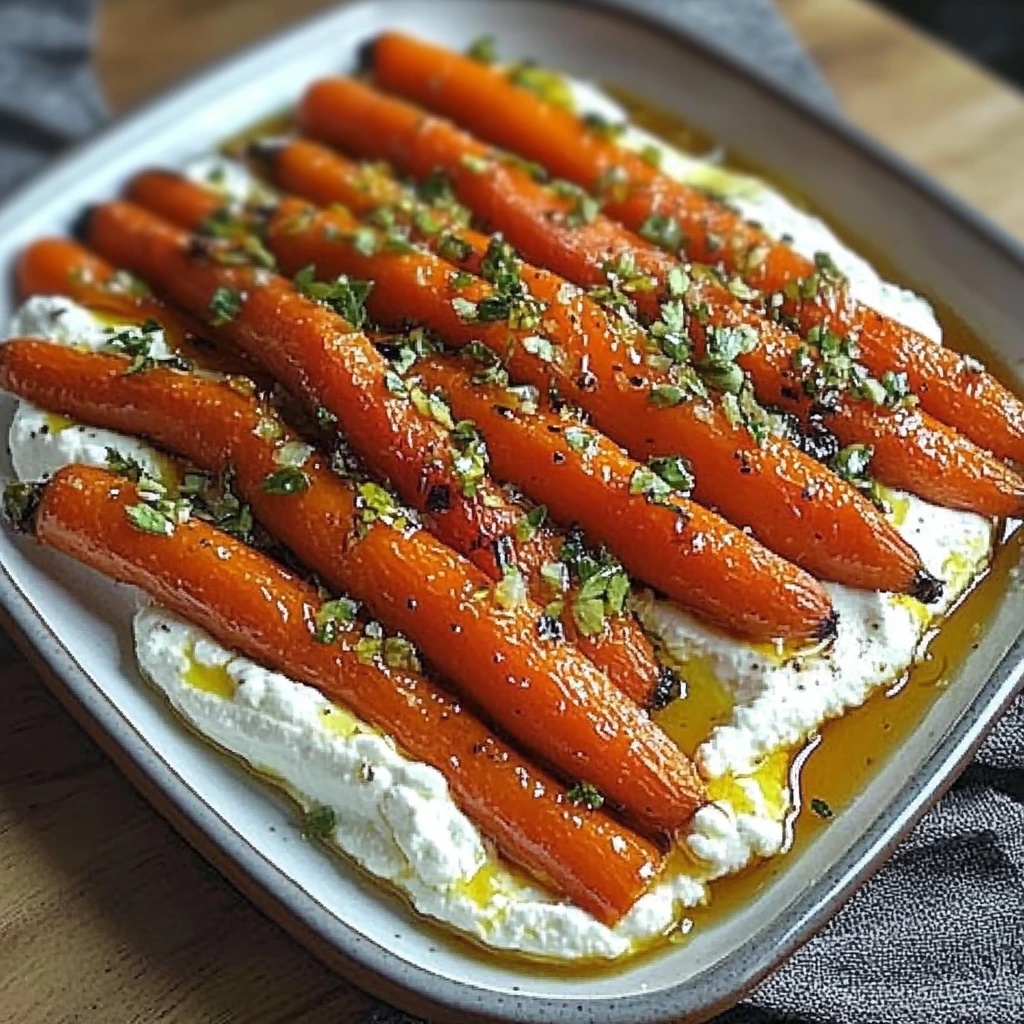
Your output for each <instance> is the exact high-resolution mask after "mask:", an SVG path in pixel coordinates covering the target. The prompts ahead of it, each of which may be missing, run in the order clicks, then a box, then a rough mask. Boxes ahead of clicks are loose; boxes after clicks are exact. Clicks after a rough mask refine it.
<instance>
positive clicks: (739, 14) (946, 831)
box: [0, 0, 1024, 1024]
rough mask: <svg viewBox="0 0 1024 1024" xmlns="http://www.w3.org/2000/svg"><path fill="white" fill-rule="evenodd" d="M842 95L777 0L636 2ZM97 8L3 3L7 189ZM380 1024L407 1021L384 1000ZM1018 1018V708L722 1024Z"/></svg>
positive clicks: (995, 1022) (91, 91) (70, 109)
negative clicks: (835, 911)
mask: <svg viewBox="0 0 1024 1024" xmlns="http://www.w3.org/2000/svg"><path fill="white" fill-rule="evenodd" d="M623 6H626V7H632V8H634V9H638V10H646V11H649V12H652V13H656V14H659V15H661V16H662V17H666V16H668V17H671V18H673V19H675V20H676V21H677V22H678V23H679V24H682V25H685V26H686V27H687V28H688V29H689V30H690V31H692V32H695V33H696V34H698V35H704V36H706V37H707V38H712V39H716V40H721V41H724V42H725V43H726V44H727V45H728V47H729V49H730V50H732V51H733V53H734V54H735V55H736V56H738V57H740V58H741V59H747V60H756V62H757V64H758V66H759V67H761V68H762V69H764V70H766V71H768V72H769V73H770V74H772V75H775V76H776V77H778V78H779V79H780V80H781V81H783V82H785V83H787V84H789V85H790V86H791V87H794V88H796V89H798V90H800V91H801V92H802V93H803V94H804V95H806V96H808V97H810V98H811V99H813V100H814V101H815V102H819V103H822V104H824V105H834V104H835V100H834V97H833V96H832V93H831V91H830V90H829V88H828V86H827V85H826V84H825V82H824V80H823V79H822V77H821V75H820V74H819V72H818V70H817V68H816V67H815V66H814V64H813V63H812V62H811V61H810V59H809V58H808V57H807V55H806V53H805V52H804V51H803V50H802V48H801V47H800V44H799V43H798V42H797V40H796V39H795V38H794V36H793V35H792V33H791V32H790V30H789V27H788V26H787V25H786V23H785V22H784V21H782V20H781V19H780V18H779V16H778V13H777V12H776V10H775V9H774V7H773V5H772V3H771V0H628V2H624V3H623ZM92 8H93V3H92V2H91V0H0V193H2V192H4V191H6V190H7V189H8V188H9V187H10V186H11V185H12V184H13V183H14V182H15V181H16V180H18V179H19V178H21V177H23V176H24V175H25V174H27V173H28V172H30V171H31V170H32V169H34V168H35V167H36V166H38V165H39V164H41V163H42V162H43V161H44V160H46V159H47V158H48V157H50V156H52V155H53V154H54V153H56V152H58V151H59V150H60V149H61V148H63V147H64V146H65V145H67V144H68V143H69V142H71V141H72V140H74V139H77V138H80V137H82V136H84V135H87V134H88V133H89V132H91V131H93V130H94V129H95V128H96V127H98V126H99V124H100V123H101V122H102V121H103V119H104V118H105V109H104V105H103V101H102V99H101V98H100V95H99V92H98V89H97V87H96V84H95V82H94V80H93V77H92V74H91V70H90V67H89V57H90V43H91V25H90V20H91V15H92ZM372 1019H373V1021H374V1022H375V1024H412V1018H409V1017H407V1016H406V1015H405V1014H402V1013H400V1012H399V1011H397V1010H392V1009H390V1008H387V1007H385V1006H383V1005H382V1006H381V1007H380V1009H379V1010H378V1011H376V1012H374V1014H373V1015H372ZM783 1022H788V1024H1024V699H1022V700H1018V701H1017V703H1016V704H1015V705H1014V707H1013V709H1012V710H1011V711H1010V712H1009V714H1007V715H1006V717H1005V718H1003V720H1002V721H1001V722H1000V723H999V724H998V726H997V727H996V729H995V730H994V732H993V733H992V735H991V736H990V737H989V738H988V740H987V742H986V743H985V745H984V747H983V748H982V750H981V752H980V754H979V756H978V758H977V760H976V761H975V762H974V764H972V765H971V766H970V768H968V770H967V771H966V772H965V773H964V775H963V776H962V777H961V779H960V780H959V781H958V782H957V783H956V785H955V786H954V787H953V789H952V790H951V792H950V793H949V794H948V795H947V796H946V798H945V799H944V800H942V801H941V803H940V804H939V805H938V806H937V807H936V808H935V809H934V810H933V811H932V812H931V813H930V814H929V815H927V817H926V818H925V819H924V820H923V821H922V822H921V824H920V825H919V826H918V828H917V829H915V831H914V832H913V834H912V835H911V836H910V838H909V839H908V840H907V841H906V842H905V843H904V844H903V846H902V847H901V848H900V850H899V851H898V852H897V854H896V855H895V856H894V857H893V858H892V860H891V861H890V862H889V863H888V864H887V865H886V866H885V867H884V868H883V869H882V870H881V871H880V872H879V873H878V875H877V876H876V877H875V879H874V880H872V881H871V882H870V883H869V884H868V885H866V886H865V887H864V888H863V889H862V890H861V891H860V892H859V893H858V894H857V895H856V896H855V897H854V898H853V899H852V900H851V901H850V903H849V904H848V905H847V906H846V907H845V908H844V909H843V910H842V911H841V912H840V913H839V915H838V916H837V917H836V918H835V920H834V921H833V922H832V923H831V924H830V925H829V926H828V927H826V928H825V929H824V930H823V931H822V932H821V933H820V934H819V935H818V936H817V937H815V938H814V939H812V940H811V941H810V942H809V943H808V944H807V945H806V946H805V947H804V948H803V949H802V950H800V951H799V952H798V953H797V954H796V955H795V956H794V957H792V959H790V960H789V961H788V962H787V963H786V964H785V965H784V966H783V967H782V968H781V969H780V970H779V971H777V972H776V973H775V974H774V975H773V976H772V977H771V978H769V979H768V980H767V981H766V982H765V983H764V984H762V985H761V986H760V988H758V989H757V990H756V991H755V992H754V993H752V995H751V996H750V997H749V998H748V999H747V1000H746V1001H745V1002H743V1003H742V1004H741V1005H740V1006H738V1007H736V1008H735V1009H733V1010H731V1011H729V1012H728V1013H726V1014H724V1015H723V1016H722V1017H720V1018H718V1024H783Z"/></svg>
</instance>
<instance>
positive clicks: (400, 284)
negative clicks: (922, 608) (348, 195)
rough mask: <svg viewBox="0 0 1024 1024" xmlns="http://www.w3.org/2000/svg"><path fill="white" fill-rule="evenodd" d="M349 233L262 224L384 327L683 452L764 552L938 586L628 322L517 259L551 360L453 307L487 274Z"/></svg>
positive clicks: (861, 514)
mask: <svg viewBox="0 0 1024 1024" xmlns="http://www.w3.org/2000/svg"><path fill="white" fill-rule="evenodd" d="M357 227H358V222H357V221H354V219H353V218H352V217H351V216H348V215H346V214H345V213H344V212H343V211H340V210H332V211H328V212H321V213H316V212H315V211H314V210H313V209H312V208H309V207H305V206H304V205H303V204H302V203H299V202H296V201H288V202H285V203H284V204H282V206H281V207H280V209H279V210H278V212H277V213H276V214H275V216H274V218H273V219H272V220H271V222H270V225H269V228H268V235H267V240H268V244H269V246H270V248H271V249H272V250H273V251H274V252H275V254H276V256H277V258H278V260H279V262H280V264H281V266H282V268H284V269H286V270H294V269H297V268H300V267H305V266H308V265H311V264H312V265H315V266H316V267H317V270H318V272H319V273H320V274H321V276H324V277H329V276H331V275H334V274H338V273H348V274H351V275H352V276H358V277H362V278H368V279H372V280H373V281H374V287H373V290H372V291H371V293H370V295H369V298H368V308H369V310H370V312H371V314H372V315H373V316H375V317H376V318H377V319H378V320H380V321H382V322H391V323H397V322H399V321H401V320H404V319H405V318H410V319H412V320H413V321H416V322H419V323H422V324H424V325H426V326H428V327H429V328H431V329H432V330H434V331H436V332H437V333H438V334H439V335H440V336H441V337H443V338H444V339H445V340H447V341H449V342H451V343H452V344H455V345H462V344H466V343H468V342H470V341H474V340H480V341H482V342H483V343H484V344H485V345H487V346H488V347H490V348H491V349H492V350H493V351H494V352H496V353H497V354H498V355H499V357H501V358H503V359H507V360H508V363H509V369H510V371H511V373H512V376H513V377H514V378H515V379H519V380H524V381H527V382H528V383H531V384H534V385H535V386H537V387H538V388H539V389H540V390H541V393H542V394H547V393H548V390H549V388H555V390H556V391H558V392H559V393H560V394H561V395H562V397H564V398H565V399H567V400H569V401H571V402H572V403H573V404H575V405H577V406H579V407H580V408H582V409H585V410H586V411H587V412H588V413H589V414H590V415H591V416H592V417H593V419H594V423H595V425H596V426H597V427H598V429H600V430H602V431H603V432H604V433H605V434H607V435H609V436H610V437H612V438H613V439H614V440H616V441H618V442H619V443H620V444H623V445H624V447H625V448H626V449H627V450H628V451H629V452H630V454H631V455H632V456H633V457H634V458H636V459H641V460H642V459H647V458H648V457H649V456H652V455H654V456H668V455H676V454H680V453H681V454H683V455H685V456H686V457H687V458H688V459H689V460H690V462H691V463H692V464H693V467H694V470H695V474H696V481H697V483H696V490H695V496H696V499H697V500H698V501H700V502H701V503H702V504H704V505H710V506H713V507H716V508H718V509H719V510H720V511H721V512H722V513H723V515H725V517H726V518H728V519H730V520H731V521H732V522H734V523H735V524H736V525H738V526H749V527H750V528H751V529H752V530H753V532H754V534H755V536H757V537H758V538H759V539H760V540H761V541H762V542H763V543H765V544H766V546H768V547H769V548H771V549H773V550H774V551H776V552H777V553H778V554H780V555H782V556H783V557H784V558H787V559H789V560H790V561H793V562H795V563H796V564H797V565H801V566H802V567H803V568H805V569H807V570H808V571H810V572H812V573H813V574H815V575H817V576H820V577H824V578H826V579H833V580H836V581H838V582H845V583H848V584H849V585H851V586H860V587H866V588H869V589H882V590H895V591H900V592H912V593H918V594H921V595H923V596H925V597H927V596H929V595H931V594H934V592H935V581H934V580H933V579H932V578H931V577H930V576H929V575H928V574H927V573H925V572H924V571H923V568H922V566H921V563H920V559H919V558H918V557H917V555H916V553H915V552H914V551H913V549H912V548H911V547H910V546H909V545H908V544H907V543H906V542H905V541H903V540H902V539H901V538H900V537H899V535H898V534H897V533H896V532H895V531H894V530H893V528H892V527H891V525H890V524H889V523H888V521H887V520H886V519H885V517H884V516H883V515H882V514H881V513H880V512H879V511H878V510H877V509H876V508H875V507H874V506H873V505H871V504H870V503H869V502H868V501H867V500H866V499H864V498H862V497H861V495H860V494H859V493H858V492H857V491H855V490H854V489H853V488H852V487H850V486H849V485H847V484H846V483H844V482H843V481H841V480H839V479H838V478H837V477H835V476H833V475H832V474H831V473H829V472H827V471H826V470H825V469H824V468H823V467H821V466H820V465H819V464H817V463H815V462H814V461H813V460H811V459H810V458H809V457H807V456H805V455H803V454H802V453H801V452H800V451H798V450H797V449H796V448H794V447H793V446H792V445H789V444H788V443H785V442H782V441H780V440H777V439H774V438H765V439H764V443H763V445H762V444H758V443H756V442H755V441H754V439H753V437H752V436H751V434H750V433H749V432H748V431H747V430H746V429H745V428H744V427H742V426H740V425H738V424H736V425H734V424H733V423H731V422H730V421H729V420H728V419H727V418H726V416H725V415H724V414H723V413H722V412H721V411H720V410H718V409H717V408H715V407H713V406H711V405H709V404H708V403H705V402H701V401H682V402H679V403H678V404H676V398H677V397H678V395H677V394H676V392H675V391H673V390H672V389H673V388H674V385H673V384H672V383H671V382H670V378H668V377H667V376H666V374H665V373H664V372H663V371H658V370H655V369H653V368H651V367H648V366H646V365H645V360H644V356H645V352H646V335H645V334H644V333H643V332H642V331H640V330H639V328H635V325H633V326H631V325H630V324H629V323H626V322H622V321H616V322H614V323H613V322H612V320H611V319H610V318H609V317H608V316H607V315H606V313H605V312H604V311H603V310H602V309H601V308H600V307H599V306H597V305H596V303H594V302H591V301H589V300H588V299H587V298H586V297H584V296H581V295H580V294H578V293H577V292H576V291H575V290H573V289H572V288H571V286H567V285H566V282H565V281H563V280H562V279H560V278H558V277H556V276H555V275H552V274H549V273H547V272H544V271H540V270H538V269H537V268H534V267H530V266H528V265H526V264H522V265H520V266H519V273H520V274H521V276H522V280H523V282H525V283H526V284H527V285H528V288H529V291H530V292H531V293H532V296H533V299H535V300H536V301H538V302H539V303H541V304H542V305H543V316H542V319H543V329H544V331H545V334H546V335H549V338H550V340H551V341H552V342H553V343H554V347H553V349H552V354H554V355H556V356H557V358H554V359H547V358H544V355H545V351H544V350H543V348H540V349H539V348H538V347H537V343H536V341H535V340H534V341H531V339H536V337H537V335H536V328H535V327H533V326H531V327H519V328H515V329H510V328H509V326H508V324H507V323H506V322H505V321H504V320H495V321H486V320H484V321H480V320H477V319H469V318H464V317H463V315H461V314H460V313H459V312H457V310H459V309H468V308H471V307H467V306H466V305H465V304H466V303H470V304H473V303H476V304H479V302H480V300H486V299H487V298H489V297H492V296H495V295H496V292H495V289H494V288H493V287H491V286H490V285H489V284H488V283H487V282H484V281H482V280H480V279H470V280H468V281H466V280H464V279H463V276H462V275H460V274H457V273H455V272H453V269H452V267H451V265H450V264H448V263H445V262H444V261H442V260H439V259H437V257H435V256H433V255H432V254H428V253H425V252H416V251H413V252H395V251H394V250H392V249H391V248H389V247H388V246H387V245H385V244H384V240H383V239H379V242H380V244H379V245H378V246H377V248H376V251H374V252H369V251H368V250H367V249H366V247H364V246H361V245H358V244H356V243H354V242H353V238H352V236H353V234H354V231H355V229H356V228H357ZM365 230H367V229H365V228H364V231H365ZM567 288H568V290H567ZM499 298H500V296H499ZM453 303H454V304H453ZM531 350H532V351H531Z"/></svg>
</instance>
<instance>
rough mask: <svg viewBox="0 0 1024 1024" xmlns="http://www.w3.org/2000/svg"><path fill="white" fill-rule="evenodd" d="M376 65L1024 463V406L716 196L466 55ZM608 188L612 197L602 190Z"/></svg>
mask: <svg viewBox="0 0 1024 1024" xmlns="http://www.w3.org/2000/svg"><path fill="white" fill-rule="evenodd" d="M373 66H374V71H375V74H376V77H377V80H378V81H379V82H380V83H381V85H382V86H383V87H384V88H386V89H388V90H391V91H394V92H398V93H400V94H402V95H404V96H407V97H409V98H410V99H413V100H415V101H416V102H418V103H421V104H423V105H425V106H427V107H430V108H431V109H432V110H436V111H437V112H438V113H441V114H444V115H445V116H447V117H451V118H453V119H454V120H456V121H458V122H459V123H461V124H463V125H464V126H465V127H467V128H468V129H469V130H470V131H473V132H474V133H476V134H478V135H480V136H481V137H483V138H484V139H486V140H487V141H488V142H490V143H493V144H494V145H497V146H502V147H504V148H506V149H510V150H513V151H514V152H517V153H519V154H520V155H522V156H524V157H526V158H528V159H530V160H535V161H537V162H539V163H540V164H542V165H543V166H544V167H546V168H547V169H548V170H549V171H550V172H551V173H552V174H554V175H556V176H558V177H561V178H566V179H568V180H570V181H573V182H576V183H577V184H579V185H581V186H582V187H583V188H586V189H588V190H591V191H595V192H601V193H602V198H603V199H604V201H605V209H606V210H607V212H608V213H609V214H610V215H611V216H612V217H614V218H615V219H617V220H621V221H622V222H623V223H624V224H626V225H627V226H628V227H630V228H632V229H633V230H636V231H639V230H640V229H641V227H642V226H643V225H644V224H645V223H649V218H651V217H656V218H662V219H663V223H664V222H671V223H672V224H673V225H674V228H675V230H674V231H672V232H668V233H667V235H668V236H674V235H675V234H677V233H678V234H679V237H680V238H683V239H685V240H686V253H687V255H688V256H689V257H690V258H692V259H695V260H703V261H707V262H712V263H721V264H722V265H723V266H724V267H725V268H726V269H727V270H729V271H730V272H733V273H736V272H739V273H742V275H743V278H744V280H745V281H746V282H747V283H748V284H749V285H750V286H751V287H753V288H754V289H756V290H758V291H759V292H762V293H764V295H771V294H774V293H786V292H787V291H788V292H790V293H792V294H790V295H789V296H788V297H787V298H786V301H785V304H784V305H783V309H784V310H785V311H786V312H787V313H788V314H789V315H791V316H794V317H795V318H796V319H797V320H798V321H799V324H800V327H801V330H802V331H803V332H804V333H806V332H808V331H810V330H811V329H812V328H813V327H815V326H817V325H824V326H826V327H828V328H829V329H831V330H832V331H834V332H835V333H836V334H838V335H840V336H846V335H848V334H851V333H853V334H855V335H856V336H857V338H858V342H859V344H860V348H861V352H862V359H863V361H864V363H865V365H867V367H868V368H869V369H870V370H871V372H872V373H874V374H876V375H878V376H881V375H882V374H883V373H884V372H885V371H886V370H887V369H888V370H894V371H896V372H903V373H906V374H907V376H908V379H909V383H910V387H911V389H912V390H913V391H914V392H915V393H916V394H918V395H919V397H920V399H921V404H922V407H923V408H924V409H925V411H926V412H928V413H930V414H931V415H933V416H935V417H936V418H937V419H939V420H942V421H943V422H945V423H948V424H949V425H950V426H953V427H956V428H957V429H958V430H959V431H960V432H961V433H962V434H964V435H965V436H966V437H968V438H970V439H971V440H972V441H974V442H975V443H977V444H979V445H981V446H982V447H984V448H988V449H990V450H992V451H993V452H995V454H996V455H999V456H1001V457H1006V458H1012V459H1014V460H1016V461H1024V402H1021V400H1020V399H1019V398H1017V396H1015V395H1013V394H1012V393H1011V392H1010V391H1009V390H1008V389H1007V388H1005V387H1004V386H1003V385H1002V384H1000V383H999V382H998V381H997V380H996V379H995V378H994V377H993V376H991V375H990V374H988V373H986V372H985V371H984V370H983V369H982V368H980V367H979V366H978V365H977V364H976V362H975V361H973V360H968V359H964V358H963V357H962V356H960V355H959V354H958V353H956V352H951V351H949V350H947V349H945V348H943V347H942V346H941V345H937V344H936V343H934V342H932V341H930V340H929V339H928V338H926V337H924V335H922V334H920V333H918V332H916V331H914V330H912V329H911V328H909V327H906V326H904V325H902V324H900V323H898V322H896V321H895V320H893V319H892V318H890V317H887V316H885V315H884V314H882V313H879V312H877V311H875V310H873V309H871V308H869V307H867V306H865V305H864V304H862V303H859V302H857V301H855V300H853V299H852V298H851V297H850V296H849V295H848V294H847V290H846V288H845V286H844V285H843V284H842V283H841V282H839V283H830V282H828V281H823V280H820V279H819V275H818V274H817V273H816V271H817V270H818V268H817V267H816V262H815V261H813V260H809V259H807V258H806V257H804V256H802V255H800V254H799V253H797V252H796V251H795V250H794V249H793V248H792V247H791V246H789V245H788V244H786V243H785V242H780V241H778V240H776V239H773V238H772V237H770V236H769V235H768V234H767V233H765V232H764V231H763V230H762V229H760V228H759V227H758V226H756V225H754V224H751V223H749V222H746V221H744V220H743V219H742V217H741V216H740V215H739V214H737V213H736V212H734V211H733V210H731V209H729V208H728V207H726V206H724V205H723V204H721V203H719V202H717V201H716V200H714V199H713V198H710V197H709V196H708V195H706V194H705V193H703V192H701V191H699V190H698V189H696V188H694V187H692V186H689V185H685V184H683V183H681V182H679V181H677V180H675V179H673V178H671V177H669V176H668V175H666V174H664V173H662V172H661V171H659V170H658V169H657V167H656V166H654V165H653V164H651V163H648V162H646V161H645V160H644V159H642V158H641V157H640V156H639V155H638V154H636V153H633V152H631V151H630V150H628V149H626V148H624V147H622V146H620V145H618V144H617V143H616V142H614V141H613V140H610V139H608V138H606V137H604V136H602V135H601V134H599V133H595V132H593V131H592V130H590V129H589V128H588V127H587V125H586V124H585V123H584V121H582V120H581V119H580V118H577V117H576V116H575V115H573V114H571V113H569V112H567V111H565V110H563V109H561V108H559V107H556V106H554V105H552V104H550V103H548V102H546V101H545V100H543V99H542V98H541V97H539V96H537V95H536V94H534V93H532V92H528V91H526V90H524V89H521V88H519V87H517V86H515V85H513V84H512V83H511V82H510V81H509V80H508V78H507V77H506V76H505V75H503V74H502V73H501V72H500V71H498V70H495V69H492V68H489V67H486V66H484V65H483V64H480V63H478V62H476V61H473V60H470V59H468V58H466V57H463V56H461V55H459V54H457V53H452V52H451V51H448V50H444V49H442V48H440V47H437V46H434V45H432V44H429V43H425V42H422V41H420V40H416V39H411V38H409V37H407V36H402V35H399V34H397V33H388V34H386V35H384V36H382V37H381V38H380V39H379V40H378V41H377V43H376V45H375V47H374V54H373ZM609 181H613V182H614V185H613V187H611V188H606V187H603V186H604V183H606V182H609ZM826 269H827V264H826ZM837 285H838V286H837Z"/></svg>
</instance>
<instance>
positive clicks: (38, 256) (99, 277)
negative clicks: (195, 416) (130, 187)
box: [15, 238, 254, 374]
mask: <svg viewBox="0 0 1024 1024" xmlns="http://www.w3.org/2000/svg"><path fill="white" fill-rule="evenodd" d="M15 278H16V282H17V288H18V292H19V294H20V295H22V296H23V297H26V298H27V297H28V296H31V295H66V296H67V297H68V298H70V299H74V300H75V302H78V303H80V304H81V305H83V306H85V307H86V308H87V309H89V310H92V311H93V312H94V313H97V314H98V315H100V316H101V317H106V318H109V319H111V320H113V321H115V322H120V321H124V322H127V323H136V322H138V323H141V322H143V321H145V320H150V319H152V320H156V321H158V322H159V324H160V326H161V327H163V329H164V335H165V337H166V338H167V343H168V345H169V346H170V347H171V348H173V349H174V350H175V351H177V352H179V353H180V354H181V355H182V356H184V357H185V358H187V359H190V360H191V361H192V362H194V363H197V364H198V365H201V366H203V367H205V368H207V369H211V370H221V371H223V372H224V373H247V374H252V373H253V372H254V366H253V364H252V362H251V360H248V359H245V358H244V357H240V356H239V355H238V354H237V353H235V352H231V351H228V350H226V349H225V348H224V347H223V346H221V347H220V348H217V347H214V346H212V345H211V344H210V342H209V340H208V335H209V331H204V329H203V324H202V323H201V322H200V321H198V320H196V319H195V318H193V317H190V316H188V315H187V314H185V313H181V312H179V311H178V310H174V309H171V308H169V307H168V306H167V305H166V304H165V303H163V302H161V301H160V300H159V299H158V298H157V297H156V296H155V295H152V294H151V293H150V292H149V289H148V288H146V286H145V285H144V284H143V283H142V282H141V281H139V280H137V279H133V278H132V277H131V276H130V275H128V274H124V273H118V272H117V271H116V270H115V269H114V268H113V267H112V266H110V264H109V263H107V262H106V261H105V260H102V259H100V258H99V257H98V256H96V255H94V254H93V253H91V252H89V251H88V250H87V249H85V248H84V247H83V246H81V245H79V244H78V243H76V242H72V241H70V240H69V239H66V238H43V239H40V240H39V241H36V242H33V243H32V244H31V245H29V246H28V247H27V248H26V249H25V250H24V251H23V252H22V253H21V255H20V256H19V258H18V262H17V265H16V267H15Z"/></svg>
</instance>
